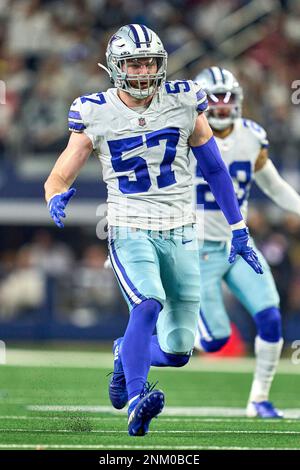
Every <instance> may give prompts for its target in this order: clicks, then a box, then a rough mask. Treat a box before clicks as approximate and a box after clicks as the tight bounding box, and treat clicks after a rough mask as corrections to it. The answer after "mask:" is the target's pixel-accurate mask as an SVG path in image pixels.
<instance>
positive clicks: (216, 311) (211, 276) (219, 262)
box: [198, 240, 279, 341]
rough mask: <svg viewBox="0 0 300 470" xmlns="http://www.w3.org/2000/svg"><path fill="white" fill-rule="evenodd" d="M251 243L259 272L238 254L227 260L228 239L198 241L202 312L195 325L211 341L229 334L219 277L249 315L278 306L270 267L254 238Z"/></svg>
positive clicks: (202, 335) (228, 322)
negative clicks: (261, 271)
mask: <svg viewBox="0 0 300 470" xmlns="http://www.w3.org/2000/svg"><path fill="white" fill-rule="evenodd" d="M252 246H253V247H254V248H255V251H256V253H257V255H258V258H259V260H260V262H261V264H262V267H263V270H264V273H263V274H262V275H258V274H256V273H255V272H254V271H253V269H252V268H251V267H250V266H249V265H248V264H247V263H246V262H245V261H244V260H243V259H242V258H241V257H240V256H238V257H237V260H236V261H235V263H233V264H229V262H228V256H229V252H230V243H226V242H213V241H205V242H204V244H203V245H202V246H201V242H200V248H199V253H200V271H201V283H200V284H199V289H200V293H201V312H200V319H199V325H198V326H199V330H200V334H201V337H202V338H204V339H207V340H208V341H211V340H212V339H219V338H226V337H228V336H230V320H229V318H228V315H227V312H226V309H225V306H224V302H223V292H222V281H224V282H225V283H226V284H227V286H228V287H229V289H230V290H231V292H232V293H233V294H234V295H235V297H236V298H237V299H238V300H239V301H240V302H241V304H242V305H243V306H244V307H245V308H246V310H248V312H249V313H250V314H251V315H252V316H254V315H255V314H256V313H258V312H260V311H262V310H264V309H266V308H269V307H273V306H274V307H278V306H279V295H278V292H277V289H276V286H275V282H274V279H273V276H272V273H271V270H270V267H269V265H268V263H267V262H266V260H265V258H264V257H263V255H262V253H261V252H260V251H259V250H258V249H257V248H256V247H255V245H254V243H253V240H252Z"/></svg>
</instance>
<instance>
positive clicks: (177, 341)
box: [166, 328, 194, 355]
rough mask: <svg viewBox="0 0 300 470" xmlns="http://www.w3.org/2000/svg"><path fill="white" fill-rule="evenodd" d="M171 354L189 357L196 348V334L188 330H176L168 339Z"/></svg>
mask: <svg viewBox="0 0 300 470" xmlns="http://www.w3.org/2000/svg"><path fill="white" fill-rule="evenodd" d="M166 342H167V346H168V350H169V351H170V353H171V354H175V355H176V354H181V355H187V354H189V353H190V351H191V350H192V349H193V347H194V334H193V332H192V331H191V330H188V329H187V328H176V329H175V330H173V331H171V333H169V334H168V336H167V338H166Z"/></svg>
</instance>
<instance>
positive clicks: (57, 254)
mask: <svg viewBox="0 0 300 470" xmlns="http://www.w3.org/2000/svg"><path fill="white" fill-rule="evenodd" d="M27 249H28V252H29V254H30V261H31V264H32V266H34V267H35V268H37V269H38V270H39V271H41V272H43V273H44V274H45V275H47V276H52V277H61V276H64V275H68V276H70V274H71V271H72V268H73V263H74V255H73V253H72V251H71V250H70V248H69V247H68V246H67V245H66V244H65V243H63V242H60V241H58V240H55V239H54V238H53V237H52V235H51V234H50V232H49V231H47V230H43V229H41V230H38V231H37V232H36V233H35V235H34V237H33V240H32V242H31V244H29V245H27Z"/></svg>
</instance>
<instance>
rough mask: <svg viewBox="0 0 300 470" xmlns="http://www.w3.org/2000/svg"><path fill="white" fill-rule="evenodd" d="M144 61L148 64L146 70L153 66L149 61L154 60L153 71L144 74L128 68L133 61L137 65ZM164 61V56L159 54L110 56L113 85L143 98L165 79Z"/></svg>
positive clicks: (153, 91) (154, 90) (149, 94)
mask: <svg viewBox="0 0 300 470" xmlns="http://www.w3.org/2000/svg"><path fill="white" fill-rule="evenodd" d="M144 61H147V62H148V64H149V65H147V69H148V70H151V69H153V68H154V67H153V65H152V64H151V61H154V63H155V64H156V67H155V72H151V73H149V72H148V73H145V74H141V73H132V71H131V72H130V70H129V69H130V68H134V63H135V62H136V64H137V65H138V64H142V63H143V62H144ZM166 62H167V59H166V57H165V56H164V55H160V54H152V55H149V56H148V55H145V56H142V55H138V56H135V57H134V56H130V57H122V58H116V57H112V59H111V64H113V70H111V73H112V76H113V78H114V83H115V86H116V87H117V88H120V89H121V90H123V91H125V92H126V93H129V94H130V95H131V96H132V97H134V98H136V99H141V100H142V99H145V98H147V97H148V96H151V95H153V94H154V93H155V92H156V91H158V90H159V89H160V87H161V85H162V83H163V82H164V81H165V80H166V67H167V64H166ZM132 66H133V67H132Z"/></svg>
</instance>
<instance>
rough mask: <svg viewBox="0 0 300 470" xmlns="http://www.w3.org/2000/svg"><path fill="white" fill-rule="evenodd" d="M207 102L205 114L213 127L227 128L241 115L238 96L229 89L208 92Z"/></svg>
mask: <svg viewBox="0 0 300 470" xmlns="http://www.w3.org/2000/svg"><path fill="white" fill-rule="evenodd" d="M208 103H209V108H208V110H207V112H206V115H207V120H208V122H209V124H210V126H211V127H212V128H213V129H216V130H224V129H227V128H228V127H230V126H231V125H232V124H233V123H234V121H235V119H237V118H238V117H240V116H241V101H240V97H239V95H238V94H236V93H232V92H231V91H225V92H222V93H221V92H220V93H214V94H212V93H210V94H208Z"/></svg>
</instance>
